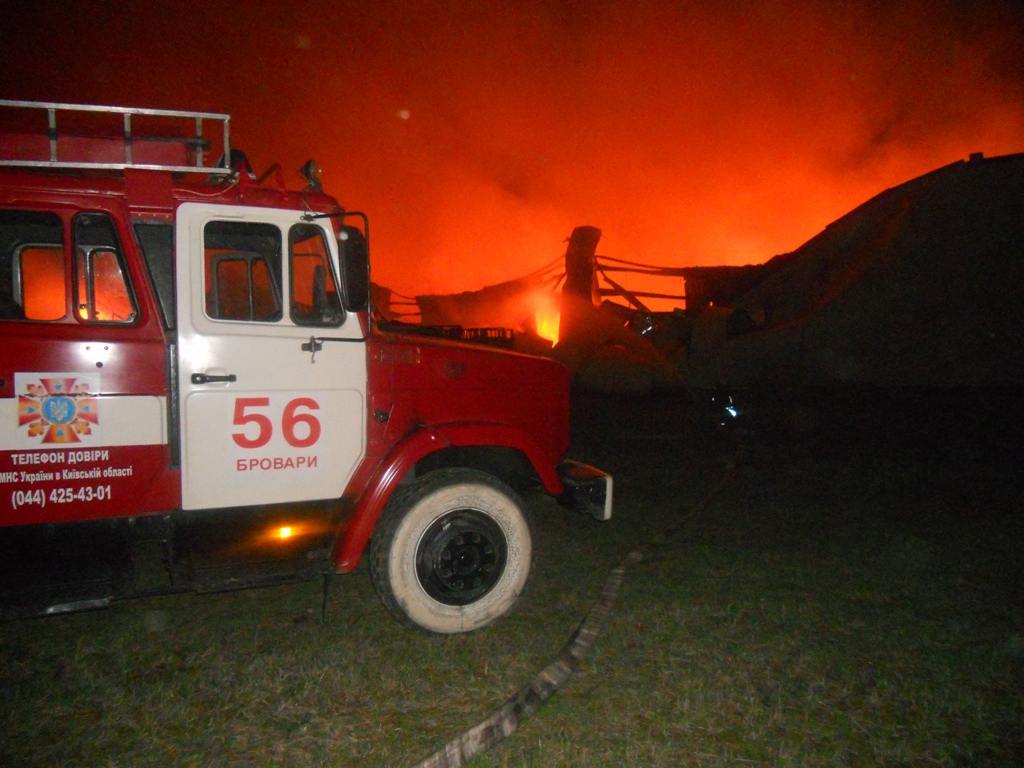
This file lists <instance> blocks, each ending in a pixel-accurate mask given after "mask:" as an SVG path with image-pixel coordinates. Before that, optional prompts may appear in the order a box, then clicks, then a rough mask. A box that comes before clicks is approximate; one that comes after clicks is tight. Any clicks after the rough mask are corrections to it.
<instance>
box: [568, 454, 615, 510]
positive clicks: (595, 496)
mask: <svg viewBox="0 0 1024 768" xmlns="http://www.w3.org/2000/svg"><path fill="white" fill-rule="evenodd" d="M558 475H559V477H560V478H561V479H562V485H564V486H565V494H564V496H563V498H564V500H565V501H566V503H568V504H569V506H571V507H572V508H573V509H576V510H578V511H580V512H586V513H587V514H588V515H591V516H592V517H593V518H594V519H595V520H611V517H612V476H611V475H609V474H608V473H607V472H605V471H603V470H600V469H598V468H597V467H592V466H590V465H589V464H583V463H581V462H578V461H573V460H571V459H566V460H565V461H563V462H562V463H561V464H559V465H558Z"/></svg>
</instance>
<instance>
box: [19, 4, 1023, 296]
mask: <svg viewBox="0 0 1024 768" xmlns="http://www.w3.org/2000/svg"><path fill="white" fill-rule="evenodd" d="M5 26H6V28H7V31H8V35H7V36H6V38H5V45H4V46H3V50H2V51H0V56H2V57H4V59H5V60H4V62H3V66H0V93H3V94H4V95H5V97H7V98H34V99H50V100H61V101H71V102H91V103H101V104H103V103H105V104H122V105H123V104H130V105H133V106H152V107H169V108H180V109H205V110H212V111H218V112H229V113H231V114H232V115H233V120H232V138H233V141H234V144H235V145H236V146H238V147H242V148H245V149H247V151H248V154H249V157H250V160H252V162H253V165H254V166H255V167H256V169H257V172H258V173H259V172H261V171H262V170H263V169H265V168H267V167H268V166H269V165H270V164H271V163H273V162H274V161H279V162H281V164H282V166H283V167H284V168H285V169H295V168H298V167H300V166H301V165H302V163H304V162H305V161H306V160H307V159H309V158H310V157H314V158H316V159H317V160H318V161H319V162H320V164H321V165H322V167H323V169H324V175H323V178H324V182H325V186H326V188H327V189H328V190H329V191H331V192H332V193H333V194H335V195H336V196H337V197H339V198H340V199H341V200H342V202H343V203H344V204H345V205H346V206H348V207H350V208H354V209H358V210H363V211H366V212H367V213H368V214H369V215H370V217H371V220H372V222H373V226H372V230H373V259H374V266H373V271H374V280H375V281H377V282H379V283H381V284H383V285H386V286H388V287H390V288H393V289H394V290H396V291H398V292H400V293H404V294H407V295H416V294H422V293H450V292H457V291H463V290H472V289H474V288H479V287H481V286H483V285H487V284H492V283H495V282H498V281H501V280H508V279H511V278H515V277H517V276H519V275H523V274H526V273H528V272H531V271H532V270H534V269H537V268H539V267H541V266H542V265H544V264H546V263H548V262H549V261H551V260H552V259H553V258H556V257H557V256H559V255H561V254H562V253H564V248H565V244H564V240H565V238H566V237H567V236H568V235H569V233H570V232H571V231H572V229H573V227H575V226H578V225H582V224H590V225H594V226H599V227H600V228H601V229H602V230H603V231H604V237H603V239H602V241H601V244H600V246H599V248H598V252H599V253H600V254H603V255H607V256H612V257H618V258H624V259H632V260H636V261H643V262H647V263H653V264H660V265H665V266H685V265H702V264H744V263H759V262H763V261H765V260H766V259H768V258H770V257H771V256H773V255H775V254H777V253H781V252H786V251H790V250H793V249H795V248H796V247H797V246H799V245H800V244H801V243H802V242H804V241H806V240H807V239H809V238H810V237H811V236H813V235H814V234H816V233H817V232H818V231H820V230H821V229H822V228H823V227H824V226H825V225H826V224H828V223H829V222H830V221H832V220H834V219H835V218H837V217H839V216H841V215H842V214H844V213H845V212H846V211H848V210H850V209H851V208H853V207H854V206H856V205H858V204H859V203H861V202H863V201H864V200H866V199H867V198H869V197H871V196H872V195H874V194H876V193H878V192H880V191H881V190H883V189H885V188H887V187H891V186H893V185H896V184H899V183H902V182H903V181H906V180H907V179H909V178H912V177H914V176H917V175H919V174H921V173H925V172H927V171H929V170H932V169H933V168H936V167H938V166H940V165H943V164H946V163H949V162H952V161H955V160H957V159H961V158H966V157H967V155H968V154H970V153H971V152H978V151H982V152H984V153H985V154H986V155H989V156H991V155H997V154H1004V153H1010V152H1018V151H1024V54H1022V51H1024V45H1022V41H1024V21H1022V16H1021V12H1020V11H1019V10H1018V9H1017V6H1016V5H1014V4H1012V3H1010V2H1002V1H1000V0H978V1H977V2H972V3H970V4H965V3H962V2H958V1H956V0H909V1H908V2H903V3H842V4H840V3H831V2H825V1H824V0H821V1H820V2H809V3H788V2H783V0H766V1H765V2H759V3H741V4H724V3H715V2H710V1H708V2H699V1H698V2H692V3H678V2H674V1H671V0H646V1H645V2H642V3H632V2H626V0H608V1H607V2H601V3H597V2H588V1H587V0H584V1H583V2H572V3H564V2H550V1H549V0H518V2H515V3H507V4H498V3H494V4H482V3H481V4H473V3H468V4H460V3H455V4H441V3H436V2H430V1H429V0H407V1H406V2H403V3H400V4H399V3H395V4H391V5H387V4H366V3H345V2H329V1H328V0H309V1H308V2H306V3H303V4H301V6H298V5H295V4H287V3H278V2H272V1H271V0H260V1H259V2H253V3H250V4H249V5H247V6H246V12H245V13H244V14H240V13H238V12H237V4H236V3H233V2H227V0H208V2H206V3H204V5H203V23H202V24H196V23H195V19H194V14H193V13H191V12H190V11H189V10H188V9H187V8H184V7H181V8H179V7H178V6H177V5H175V4H161V3H151V4H138V5H137V7H136V6H133V8H132V13H131V14H124V13H122V12H121V11H120V9H119V8H117V7H115V6H114V5H110V6H109V7H108V6H107V5H102V4H100V5H96V4H73V3H57V4H44V6H41V7H38V5H37V4H21V5H20V6H18V7H16V8H14V9H12V10H11V11H10V12H9V13H8V14H7V15H6V16H5ZM112 39H115V40H117V42H118V44H117V45H114V46H111V45H110V41H111V40H112ZM97 50H102V51H103V52H104V54H103V56H95V55H94V53H95V51H97ZM290 179H291V181H292V183H294V184H296V185H299V184H301V182H300V181H299V179H298V177H297V176H295V175H291V176H290ZM650 289H651V290H656V288H653V287H651V288H650ZM662 290H666V289H665V288H664V287H662ZM666 292H669V293H676V292H679V290H678V287H677V286H672V287H670V288H668V289H667V290H666Z"/></svg>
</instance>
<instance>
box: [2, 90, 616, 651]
mask: <svg viewBox="0 0 1024 768" xmlns="http://www.w3.org/2000/svg"><path fill="white" fill-rule="evenodd" d="M0 118H2V119H0V617H3V618H6V619H11V618H22V617H29V616H42V615H53V614H61V613H65V612H69V611H76V610H84V609H95V608H102V607H105V606H107V605H109V604H110V603H111V602H112V601H114V600H118V599H123V598H129V597H140V596H149V595H155V594H166V593H174V592H200V593H202V592H214V591H222V590H232V589H240V588H246V587H255V586H261V585H268V584H275V583H282V582H289V581H300V580H312V579H317V578H323V579H324V584H325V594H326V584H327V583H328V581H327V579H328V577H329V576H330V575H332V574H336V573H348V572H350V571H352V570H353V569H355V568H356V566H357V565H358V564H359V563H360V561H361V560H362V559H363V558H364V556H365V558H366V560H367V561H368V567H369V572H370V576H371V578H372V581H373V583H374V586H375V588H376V590H377V592H378V594H379V595H380V598H381V600H382V602H383V603H384V605H385V606H386V607H387V608H388V610H389V611H390V612H391V613H392V614H394V616H395V617H397V618H398V619H399V620H400V621H402V622H404V623H406V624H408V625H410V626H413V627H418V628H421V629H423V630H426V631H428V632H435V633H442V634H448V633H457V632H465V631H471V630H474V629H477V628H480V627H483V626H486V625H488V624H489V623H491V622H492V621H494V620H495V619H497V618H499V617H500V616H502V615H504V614H505V613H506V612H507V611H508V610H509V609H510V608H511V607H512V605H513V604H514V603H515V601H516V599H517V597H518V596H519V594H520V593H521V591H522V589H523V587H524V585H525V584H526V581H527V577H528V576H529V573H530V569H531V551H532V547H531V532H530V525H529V521H528V517H527V510H526V508H525V504H524V502H523V498H524V494H525V493H526V492H527V491H531V492H532V489H543V491H544V492H546V493H547V494H550V495H551V496H553V497H556V498H557V499H558V500H559V501H561V502H563V503H564V504H565V505H566V506H568V507H571V508H576V509H578V510H582V511H584V512H589V513H590V514H592V515H594V516H595V517H597V518H598V519H608V518H609V517H610V516H611V510H612V479H611V477H610V476H609V475H608V474H606V473H604V472H602V471H600V470H598V469H596V468H594V467H590V466H588V465H586V464H582V463H579V462H574V461H567V460H566V458H565V457H566V454H567V451H568V448H569V377H568V374H567V372H566V370H565V369H564V368H562V367H561V366H560V365H559V364H558V363H556V362H554V361H551V360H548V359H546V358H540V357H533V356H528V355H524V354H518V353H516V352H512V351H508V350H499V349H495V348H490V347H487V346H484V345H479V344H472V343H467V342H465V341H460V340H452V339H448V338H440V337H438V338H431V337H429V336H423V335H410V334H408V333H398V332H395V331H394V330H389V329H388V328H387V327H386V326H385V325H384V324H383V323H380V322H378V319H377V318H376V317H375V315H374V312H373V310H372V307H371V306H369V305H370V302H369V300H368V298H369V294H370V280H369V221H368V219H367V217H366V216H365V215H364V214H362V213H359V212H353V211H347V210H345V209H344V208H343V207H342V206H341V205H340V204H339V203H338V202H337V201H336V200H335V199H334V198H332V197H330V196H328V195H326V194H325V193H324V192H323V191H322V187H321V182H320V178H319V172H318V171H319V169H318V167H317V165H316V163H315V162H313V161H310V162H309V163H307V164H306V165H305V166H304V167H303V169H302V170H301V174H302V176H303V177H304V184H305V186H304V188H302V189H301V190H291V189H288V188H287V186H286V184H285V181H284V177H283V173H282V171H281V168H280V166H279V165H274V166H271V168H270V169H269V170H267V171H266V172H265V173H263V174H262V175H259V176H257V175H256V174H255V173H254V172H253V170H252V168H251V167H250V165H249V163H248V161H247V159H246V157H245V156H244V154H243V153H240V152H238V151H237V150H234V149H232V148H231V143H230V130H229V129H230V116H229V115H226V114H219V113H206V112H184V111H172V110H155V109H128V108H122V107H100V106H88V105H80V104H58V103H41V102H24V101H2V102H0ZM215 157H219V158H220V159H217V160H214V159H213V158H215ZM296 186H298V185H296Z"/></svg>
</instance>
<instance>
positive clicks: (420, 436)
mask: <svg viewBox="0 0 1024 768" xmlns="http://www.w3.org/2000/svg"><path fill="white" fill-rule="evenodd" d="M474 445H479V446H494V447H500V448H512V449H515V450H518V451H521V452H522V453H523V454H524V455H525V456H526V458H527V459H528V460H529V461H530V464H532V465H533V468H534V470H535V471H536V472H537V475H538V476H539V477H540V479H541V482H542V483H543V484H544V488H545V489H546V490H547V491H548V493H551V494H553V495H558V494H561V493H562V492H563V491H564V490H565V489H564V486H563V485H562V481H561V478H559V476H558V471H557V466H556V464H557V460H558V458H561V457H550V456H548V455H547V454H545V453H544V451H543V450H542V449H541V448H540V446H539V445H538V444H537V442H536V441H535V440H533V438H532V437H530V435H529V434H528V433H527V432H525V431H524V430H522V429H519V428H517V427H512V426H508V425H506V424H475V423H458V424H442V425H435V426H431V427H421V428H420V429H417V430H415V431H414V432H411V433H409V434H408V435H406V436H405V437H404V438H402V440H401V441H400V442H399V443H397V444H396V445H395V446H394V447H393V448H392V449H391V450H390V451H389V452H388V454H387V456H385V457H384V459H383V460H382V461H381V462H380V464H378V465H377V468H376V469H374V470H373V472H372V474H371V475H370V479H369V481H368V482H367V483H366V484H365V486H364V487H363V488H362V489H358V488H356V489H353V492H352V493H351V494H347V495H351V496H354V497H355V498H356V501H355V505H354V506H353V508H352V511H351V513H350V514H349V517H348V519H347V520H346V523H345V525H344V528H343V530H342V531H341V533H340V534H339V536H338V540H337V542H336V543H335V546H334V563H335V567H336V568H337V570H338V571H340V572H341V573H348V572H349V571H352V570H353V569H354V568H355V567H356V566H357V565H359V561H360V559H361V558H362V556H363V551H364V550H365V549H366V544H367V543H368V542H369V540H370V535H371V534H372V533H373V529H374V527H375V526H376V525H377V520H378V518H379V517H380V515H381V512H383V511H384V507H385V506H386V505H387V503H388V499H390V498H391V494H392V493H393V492H394V490H395V488H397V487H398V484H399V483H400V482H401V480H402V478H403V477H405V476H406V475H407V474H408V473H409V471H410V470H411V469H412V468H413V467H414V466H416V464H417V462H419V461H420V460H422V459H423V458H424V457H425V456H428V455H429V454H431V453H433V452H435V451H439V450H442V449H444V448H451V447H468V446H474ZM359 474H360V473H356V477H357V478H358V477H359Z"/></svg>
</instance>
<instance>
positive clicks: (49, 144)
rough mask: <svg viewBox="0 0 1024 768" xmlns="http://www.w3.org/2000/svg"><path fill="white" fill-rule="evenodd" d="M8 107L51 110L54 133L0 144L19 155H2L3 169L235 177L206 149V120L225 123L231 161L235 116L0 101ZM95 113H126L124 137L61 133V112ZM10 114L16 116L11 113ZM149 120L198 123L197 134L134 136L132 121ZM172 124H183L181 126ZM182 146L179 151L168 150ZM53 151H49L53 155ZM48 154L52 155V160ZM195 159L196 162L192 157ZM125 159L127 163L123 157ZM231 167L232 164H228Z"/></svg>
mask: <svg viewBox="0 0 1024 768" xmlns="http://www.w3.org/2000/svg"><path fill="white" fill-rule="evenodd" d="M0 108H4V109H11V108H13V109H38V110H46V113H47V124H48V130H47V133H46V136H43V135H30V136H25V135H9V136H7V137H3V138H7V139H8V141H7V142H6V143H0V152H3V153H4V154H5V155H6V154H8V153H10V154H13V155H15V156H14V157H6V156H4V157H0V165H7V166H19V167H24V168H77V169H100V170H123V169H125V168H138V169H141V170H152V171H171V172H174V173H205V174H215V175H229V174H231V173H233V170H232V169H231V168H230V167H223V165H212V164H211V165H207V164H205V162H204V155H205V154H206V153H205V151H204V150H207V149H209V148H210V141H209V140H208V139H206V138H205V137H204V136H203V121H204V120H209V121H211V122H219V123H220V125H221V130H222V131H223V136H224V138H223V143H224V153H223V157H224V158H230V157H231V142H230V136H229V124H230V121H231V115H225V114H219V113H216V112H180V111H177V110H170V109H133V108H128V107H103V106H91V105H87V104H58V103H54V102H41V101H11V100H0ZM74 112H92V113H102V114H107V115H122V116H123V120H122V126H123V133H122V135H121V136H120V137H89V138H84V137H81V136H75V135H71V134H68V135H63V136H61V135H60V134H59V133H58V130H57V117H58V113H62V114H63V113H74ZM7 114H10V113H7ZM135 116H141V117H145V118H146V119H149V118H161V119H166V120H167V122H162V123H161V125H164V126H167V128H168V129H170V128H172V127H173V128H178V130H179V132H180V129H181V123H180V121H183V120H188V121H195V123H194V124H195V132H194V134H193V136H192V137H190V138H180V137H176V138H162V137H159V138H158V137H150V136H145V137H142V136H134V135H133V134H132V117H135ZM171 121H179V122H178V123H177V124H175V123H172V122H171ZM174 145H177V146H176V147H175V149H176V150H177V152H176V153H175V151H173V150H172V151H168V149H170V148H172V147H174ZM47 149H48V152H47ZM47 154H48V157H47ZM193 155H194V158H195V159H194V162H192V156H193ZM122 158H123V159H122ZM228 165H230V163H228Z"/></svg>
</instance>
